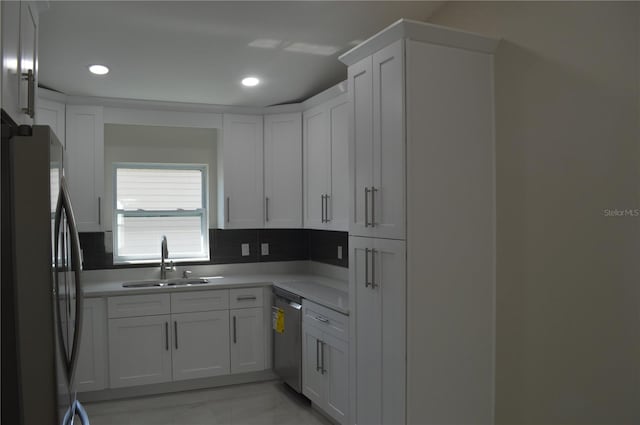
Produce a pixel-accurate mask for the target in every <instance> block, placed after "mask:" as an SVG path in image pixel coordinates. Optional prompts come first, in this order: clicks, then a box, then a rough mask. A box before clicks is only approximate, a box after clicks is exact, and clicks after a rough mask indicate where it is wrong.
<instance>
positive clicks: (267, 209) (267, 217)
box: [264, 196, 269, 223]
mask: <svg viewBox="0 0 640 425" xmlns="http://www.w3.org/2000/svg"><path fill="white" fill-rule="evenodd" d="M264 214H265V221H266V222H267V223H268V222H269V197H268V196H267V197H266V198H265V206H264Z"/></svg>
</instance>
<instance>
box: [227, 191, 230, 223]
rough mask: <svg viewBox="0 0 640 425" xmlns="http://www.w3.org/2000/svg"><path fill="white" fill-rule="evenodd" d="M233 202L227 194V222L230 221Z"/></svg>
mask: <svg viewBox="0 0 640 425" xmlns="http://www.w3.org/2000/svg"><path fill="white" fill-rule="evenodd" d="M230 203H231V201H230V200H229V197H228V196H227V223H228V222H229V211H230V208H229V204H230Z"/></svg>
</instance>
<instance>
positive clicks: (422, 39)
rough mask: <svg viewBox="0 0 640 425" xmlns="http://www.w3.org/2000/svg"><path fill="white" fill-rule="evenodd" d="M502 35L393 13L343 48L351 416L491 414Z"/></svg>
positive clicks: (405, 418)
mask: <svg viewBox="0 0 640 425" xmlns="http://www.w3.org/2000/svg"><path fill="white" fill-rule="evenodd" d="M497 44H498V41H497V40H495V39H491V38H487V37H484V36H480V35H475V34H471V33H466V32H461V31H456V30H451V29H448V28H444V27H440V26H436V25H430V24H425V23H419V22H412V21H407V20H400V21H398V22H396V23H394V24H393V25H391V26H390V27H388V28H386V29H385V30H383V31H381V32H380V33H378V34H376V35H374V36H373V37H371V38H369V39H368V40H366V41H365V42H363V43H362V44H360V45H359V46H357V47H355V48H354V49H352V50H350V51H349V52H347V53H345V54H343V55H342V56H341V57H340V60H341V61H342V62H344V63H345V64H346V65H348V67H349V69H348V84H349V98H350V125H351V127H350V138H349V162H350V164H349V171H350V188H349V190H350V192H351V196H350V197H351V204H350V212H349V215H350V217H349V222H350V223H349V225H350V236H349V249H350V255H349V262H350V264H349V274H350V276H349V285H350V288H349V291H350V294H351V297H350V311H351V312H352V314H351V316H350V317H351V323H350V326H351V335H354V336H355V337H354V338H353V342H352V346H351V347H352V348H351V350H350V355H351V358H350V365H351V366H350V368H349V373H350V391H351V397H350V400H351V406H350V409H349V410H350V412H351V417H350V422H351V423H355V424H382V423H384V424H387V423H393V424H401V423H410V424H460V423H465V424H489V423H493V421H494V387H495V385H494V358H495V348H494V346H495V319H494V317H495V159H494V157H495V154H494V139H495V136H494V100H493V91H494V89H493V53H494V51H495V49H496V47H497Z"/></svg>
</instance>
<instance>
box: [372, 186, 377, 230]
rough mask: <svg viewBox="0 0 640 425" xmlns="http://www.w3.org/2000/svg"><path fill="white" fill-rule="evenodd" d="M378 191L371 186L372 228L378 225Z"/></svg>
mask: <svg viewBox="0 0 640 425" xmlns="http://www.w3.org/2000/svg"><path fill="white" fill-rule="evenodd" d="M377 191H378V189H376V188H375V187H373V186H371V227H375V225H376V192H377Z"/></svg>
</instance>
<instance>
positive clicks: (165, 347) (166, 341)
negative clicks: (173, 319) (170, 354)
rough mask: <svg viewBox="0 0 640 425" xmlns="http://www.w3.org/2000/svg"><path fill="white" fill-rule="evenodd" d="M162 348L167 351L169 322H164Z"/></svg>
mask: <svg viewBox="0 0 640 425" xmlns="http://www.w3.org/2000/svg"><path fill="white" fill-rule="evenodd" d="M164 349H165V350H167V351H169V322H164Z"/></svg>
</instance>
